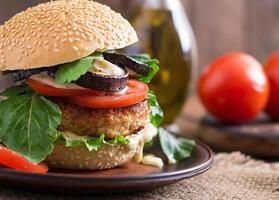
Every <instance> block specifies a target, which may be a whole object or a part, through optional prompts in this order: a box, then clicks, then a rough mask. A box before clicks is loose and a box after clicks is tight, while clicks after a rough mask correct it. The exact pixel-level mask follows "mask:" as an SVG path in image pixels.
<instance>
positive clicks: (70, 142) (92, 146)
mask: <svg viewBox="0 0 279 200" xmlns="http://www.w3.org/2000/svg"><path fill="white" fill-rule="evenodd" d="M60 133H61V137H62V138H63V139H64V140H65V142H66V147H79V146H81V145H85V146H86V147H87V149H88V150H89V151H97V150H98V149H99V148H101V147H102V146H103V145H110V146H115V145H117V144H129V140H128V139H127V138H125V137H124V136H122V135H119V136H117V137H116V138H114V139H113V140H106V139H105V134H101V135H100V136H99V137H87V136H78V135H75V134H73V133H71V132H60Z"/></svg>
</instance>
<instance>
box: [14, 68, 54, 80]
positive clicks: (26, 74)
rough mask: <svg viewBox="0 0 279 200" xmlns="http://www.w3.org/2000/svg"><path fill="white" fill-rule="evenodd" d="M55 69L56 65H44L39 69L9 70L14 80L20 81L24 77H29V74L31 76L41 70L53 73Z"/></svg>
mask: <svg viewBox="0 0 279 200" xmlns="http://www.w3.org/2000/svg"><path fill="white" fill-rule="evenodd" d="M56 70H57V67H44V68H39V69H28V70H17V71H11V72H9V73H11V74H12V75H13V80H14V82H18V81H22V80H24V79H26V78H29V77H30V76H33V75H35V74H40V73H42V72H48V73H55V71H56Z"/></svg>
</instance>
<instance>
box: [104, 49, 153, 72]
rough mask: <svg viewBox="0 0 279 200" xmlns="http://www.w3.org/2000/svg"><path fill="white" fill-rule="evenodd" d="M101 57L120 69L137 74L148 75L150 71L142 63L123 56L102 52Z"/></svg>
mask: <svg viewBox="0 0 279 200" xmlns="http://www.w3.org/2000/svg"><path fill="white" fill-rule="evenodd" d="M103 56H104V58H105V59H106V60H107V61H109V62H111V63H113V64H116V65H118V66H120V67H122V68H128V69H130V70H132V71H134V72H136V73H137V74H142V75H148V74H149V73H150V71H151V70H152V69H151V68H150V66H148V65H146V64H144V63H140V62H138V61H136V60H135V59H133V58H131V57H129V56H126V55H123V54H118V53H107V52H104V53H103Z"/></svg>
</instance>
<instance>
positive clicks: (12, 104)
mask: <svg viewBox="0 0 279 200" xmlns="http://www.w3.org/2000/svg"><path fill="white" fill-rule="evenodd" d="M12 90H14V91H17V92H14V93H9V92H7V93H6V95H7V94H9V96H10V97H9V98H8V99H7V100H4V101H1V102H0V113H1V115H0V141H1V143H2V144H4V145H5V146H7V147H8V148H10V149H11V150H13V151H15V152H18V153H19V154H21V155H22V156H24V157H25V158H26V159H27V160H29V161H31V162H34V163H38V162H41V161H43V160H44V159H45V157H46V156H47V155H49V154H50V153H51V152H52V150H53V147H54V146H53V140H54V138H55V137H56V136H55V135H56V131H54V130H56V128H57V127H58V125H59V124H60V121H61V115H62V114H61V111H60V110H59V108H58V106H56V105H55V104H54V103H52V102H51V101H49V100H48V99H46V98H45V97H43V96H41V95H38V94H36V93H33V92H29V93H26V94H22V95H18V96H12V95H10V94H13V95H14V94H20V93H21V92H22V90H20V89H18V90H16V89H12Z"/></svg>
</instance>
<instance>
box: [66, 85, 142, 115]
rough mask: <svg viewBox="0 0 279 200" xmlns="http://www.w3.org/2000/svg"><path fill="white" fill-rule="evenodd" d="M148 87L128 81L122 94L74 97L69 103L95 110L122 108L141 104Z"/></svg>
mask: <svg viewBox="0 0 279 200" xmlns="http://www.w3.org/2000/svg"><path fill="white" fill-rule="evenodd" d="M147 92H148V86H147V85H146V84H144V83H141V82H139V81H135V80H129V81H128V90H127V91H126V93H124V94H118V95H117V94H114V95H106V96H97V95H90V96H89V95H87V96H81V95H79V96H74V97H71V98H70V99H71V101H72V102H73V103H76V104H78V105H80V106H84V107H88V108H97V109H108V108H122V107H126V106H130V105H134V104H137V103H140V102H142V101H143V100H145V99H146V96H147Z"/></svg>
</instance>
